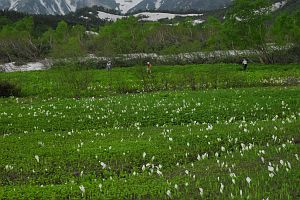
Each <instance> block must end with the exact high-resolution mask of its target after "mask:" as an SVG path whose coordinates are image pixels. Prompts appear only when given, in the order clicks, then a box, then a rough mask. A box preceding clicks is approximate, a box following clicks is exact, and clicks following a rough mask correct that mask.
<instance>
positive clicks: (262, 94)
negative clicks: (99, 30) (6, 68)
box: [0, 65, 300, 199]
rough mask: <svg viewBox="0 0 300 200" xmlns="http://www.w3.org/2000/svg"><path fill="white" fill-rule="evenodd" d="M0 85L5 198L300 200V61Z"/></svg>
mask: <svg viewBox="0 0 300 200" xmlns="http://www.w3.org/2000/svg"><path fill="white" fill-rule="evenodd" d="M0 78H1V80H9V81H11V82H14V83H18V84H19V86H20V87H21V89H22V97H19V98H16V97H10V98H0V135H1V137H0V150H1V154H0V199H267V198H268V199H299V198H300V190H299V185H300V160H299V159H300V158H299V156H300V131H299V130H300V87H299V84H300V83H299V80H300V65H284V66H282V65H267V66H265V65H253V66H251V67H250V69H249V70H248V71H247V72H244V71H241V70H240V66H238V65H192V66H159V67H154V68H153V73H152V75H147V74H146V73H145V68H144V67H138V66H137V67H133V68H115V69H113V70H112V71H106V70H81V69H78V68H77V67H70V66H67V67H66V68H62V67H57V68H55V69H51V70H48V71H40V72H15V73H0Z"/></svg>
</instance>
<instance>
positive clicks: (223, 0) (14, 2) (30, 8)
mask: <svg viewBox="0 0 300 200" xmlns="http://www.w3.org/2000/svg"><path fill="white" fill-rule="evenodd" d="M231 1H232V0H0V9H2V10H3V9H8V10H15V11H19V12H26V13H31V14H59V15H65V14H67V13H69V12H74V11H76V10H77V9H78V8H83V7H92V6H94V5H96V6H102V7H105V8H109V9H113V10H117V11H120V12H121V13H123V14H125V13H128V12H134V11H147V10H157V11H160V10H171V11H185V10H192V9H193V10H213V9H218V8H222V7H224V6H226V5H228V4H230V3H231Z"/></svg>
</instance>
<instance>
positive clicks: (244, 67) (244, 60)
mask: <svg viewBox="0 0 300 200" xmlns="http://www.w3.org/2000/svg"><path fill="white" fill-rule="evenodd" d="M242 64H243V69H244V71H246V70H247V67H248V61H247V60H246V59H245V58H244V59H243V61H242Z"/></svg>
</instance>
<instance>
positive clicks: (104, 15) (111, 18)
mask: <svg viewBox="0 0 300 200" xmlns="http://www.w3.org/2000/svg"><path fill="white" fill-rule="evenodd" d="M98 17H99V18H100V19H105V20H108V21H117V19H122V18H124V17H125V16H121V15H114V14H110V13H106V12H102V11H98Z"/></svg>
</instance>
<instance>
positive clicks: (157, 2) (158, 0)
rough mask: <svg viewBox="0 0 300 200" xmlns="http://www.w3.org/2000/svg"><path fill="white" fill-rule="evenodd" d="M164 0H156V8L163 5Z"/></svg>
mask: <svg viewBox="0 0 300 200" xmlns="http://www.w3.org/2000/svg"><path fill="white" fill-rule="evenodd" d="M161 3H162V0H156V2H155V10H157V9H159V8H160V6H161Z"/></svg>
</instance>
